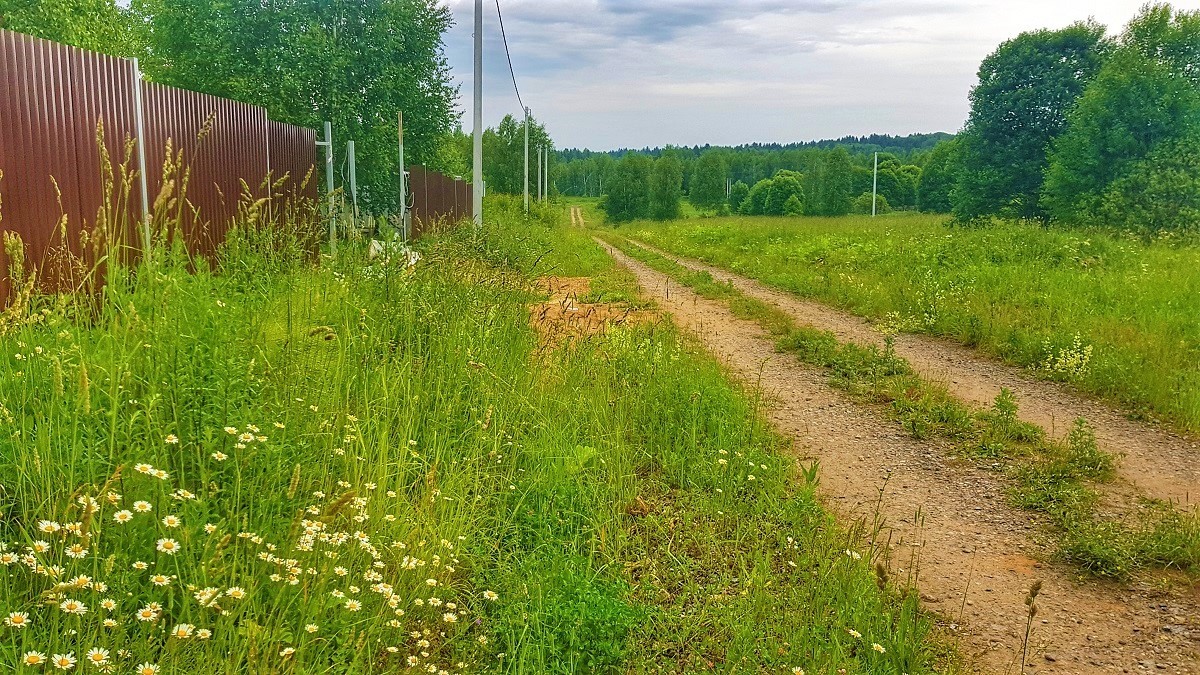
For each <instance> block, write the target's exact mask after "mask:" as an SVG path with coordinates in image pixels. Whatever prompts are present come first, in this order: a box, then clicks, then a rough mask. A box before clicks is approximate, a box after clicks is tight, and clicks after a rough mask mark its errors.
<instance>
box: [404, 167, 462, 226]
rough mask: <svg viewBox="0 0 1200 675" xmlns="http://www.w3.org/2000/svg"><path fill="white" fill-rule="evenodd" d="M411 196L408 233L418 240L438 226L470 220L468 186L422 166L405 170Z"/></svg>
mask: <svg viewBox="0 0 1200 675" xmlns="http://www.w3.org/2000/svg"><path fill="white" fill-rule="evenodd" d="M408 173H409V175H408V183H409V191H410V192H411V194H412V200H413V207H412V234H413V237H420V236H421V235H422V234H425V233H428V232H430V231H432V230H434V229H436V228H437V227H438V226H439V225H448V224H453V223H458V222H460V221H463V220H466V219H468V218H470V214H471V203H470V200H471V196H470V195H471V184H470V183H467V182H466V181H461V180H455V179H453V178H450V177H448V176H443V175H442V174H440V173H438V172H436V171H430V170H428V169H426V168H425V167H423V166H412V167H409V170H408Z"/></svg>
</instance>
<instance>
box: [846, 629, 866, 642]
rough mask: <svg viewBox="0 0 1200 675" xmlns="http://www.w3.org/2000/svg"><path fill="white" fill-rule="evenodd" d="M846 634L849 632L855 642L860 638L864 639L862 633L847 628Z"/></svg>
mask: <svg viewBox="0 0 1200 675" xmlns="http://www.w3.org/2000/svg"><path fill="white" fill-rule="evenodd" d="M846 632H847V633H849V634H850V637H852V638H854V639H855V640H857V639H859V638H861V637H862V633H860V632H858V631H856V630H854V629H853V628H847V629H846Z"/></svg>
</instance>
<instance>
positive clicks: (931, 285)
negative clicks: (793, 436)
mask: <svg viewBox="0 0 1200 675" xmlns="http://www.w3.org/2000/svg"><path fill="white" fill-rule="evenodd" d="M623 231H625V232H627V233H628V234H629V236H632V237H636V238H638V239H641V240H644V241H646V242H648V243H651V244H654V245H656V246H658V247H661V248H663V249H665V250H668V251H672V252H674V253H678V254H680V255H686V256H690V257H693V258H698V259H701V260H705V261H706V262H709V263H712V264H715V265H719V266H721V267H724V268H727V269H731V270H734V271H736V272H738V273H740V274H744V275H747V276H750V277H753V278H755V279H758V280H760V281H762V282H764V283H766V284H769V285H772V286H775V287H778V288H781V289H784V290H787V291H791V292H794V293H797V294H799V295H802V296H805V297H811V298H816V299H819V300H821V301H823V302H827V303H830V304H832V305H836V306H838V307H842V308H845V309H848V310H850V311H852V312H854V313H856V314H859V315H862V316H865V317H868V318H871V319H874V320H887V321H888V322H889V323H894V324H896V325H898V326H900V327H902V329H903V330H906V331H913V332H925V333H930V334H935V335H943V336H947V337H951V338H953V339H955V340H958V341H960V342H962V343H964V344H967V345H971V346H975V347H978V348H979V349H981V350H983V351H985V352H987V353H990V354H993V355H996V356H998V357H1000V358H1003V359H1004V360H1006V361H1008V362H1010V363H1015V364H1018V365H1021V366H1025V367H1028V368H1030V369H1032V370H1034V371H1036V372H1038V373H1039V374H1040V375H1041V376H1043V377H1047V378H1050V379H1055V380H1060V381H1065V382H1070V383H1071V384H1072V385H1074V386H1076V387H1079V388H1080V389H1081V390H1083V391H1086V392H1089V393H1091V394H1094V395H1097V396H1100V397H1103V398H1105V399H1108V400H1110V401H1113V402H1114V403H1116V404H1118V405H1120V406H1122V407H1123V408H1125V409H1126V410H1128V411H1129V412H1130V414H1131V415H1135V416H1141V417H1158V418H1162V419H1165V420H1167V421H1169V422H1170V423H1172V424H1174V425H1176V426H1177V427H1178V428H1180V429H1183V430H1186V431H1190V432H1200V365H1198V364H1200V358H1197V357H1198V356H1200V322H1197V321H1195V320H1194V317H1195V316H1196V315H1197V314H1198V313H1200V304H1197V302H1198V301H1197V298H1200V247H1197V246H1195V245H1193V244H1189V243H1185V242H1179V241H1176V240H1173V239H1161V240H1156V241H1154V242H1151V243H1145V242H1143V241H1141V240H1138V239H1135V238H1132V237H1121V236H1115V235H1112V234H1110V233H1104V232H1087V231H1060V230H1047V229H1043V228H1040V227H1037V226H1035V225H1027V224H996V225H995V226H992V227H988V228H983V229H963V228H952V227H949V226H947V225H946V224H945V222H944V219H942V218H940V217H935V216H926V215H919V214H893V215H890V216H886V217H880V218H877V219H871V218H869V217H858V216H854V217H846V218H789V219H784V218H712V219H691V220H680V221H674V222H669V223H635V224H633V225H631V226H627V227H625V228H623Z"/></svg>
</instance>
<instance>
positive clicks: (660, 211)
mask: <svg viewBox="0 0 1200 675" xmlns="http://www.w3.org/2000/svg"><path fill="white" fill-rule="evenodd" d="M682 197H683V162H681V161H679V158H678V157H676V156H675V155H663V156H662V157H659V158H658V160H657V161H655V162H654V169H653V170H652V171H651V173H650V217H651V218H654V219H655V220H674V219H676V218H678V217H679V200H680V199H681V198H682Z"/></svg>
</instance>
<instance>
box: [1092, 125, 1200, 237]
mask: <svg viewBox="0 0 1200 675" xmlns="http://www.w3.org/2000/svg"><path fill="white" fill-rule="evenodd" d="M1100 216H1101V218H1102V219H1103V222H1104V223H1105V224H1107V225H1110V226H1114V227H1121V228H1125V229H1129V230H1134V231H1138V232H1141V233H1143V234H1146V235H1150V234H1154V233H1156V232H1160V231H1163V230H1192V231H1196V230H1200V133H1195V132H1193V133H1192V134H1191V135H1190V136H1188V137H1185V138H1180V139H1172V140H1170V141H1166V142H1164V143H1160V144H1159V145H1158V146H1157V147H1155V149H1154V150H1153V151H1152V152H1151V153H1150V154H1149V155H1148V156H1147V157H1146V160H1145V161H1142V162H1138V163H1136V164H1135V165H1134V166H1133V167H1132V168H1131V169H1130V170H1129V172H1128V173H1127V174H1125V175H1124V176H1122V177H1121V178H1118V179H1117V180H1115V181H1113V183H1112V184H1111V185H1109V186H1108V189H1107V190H1105V192H1104V197H1103V200H1102V202H1101V205H1100Z"/></svg>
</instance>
